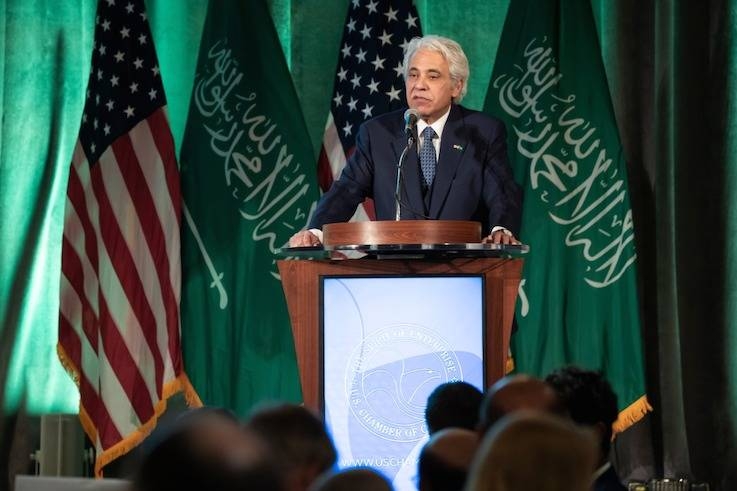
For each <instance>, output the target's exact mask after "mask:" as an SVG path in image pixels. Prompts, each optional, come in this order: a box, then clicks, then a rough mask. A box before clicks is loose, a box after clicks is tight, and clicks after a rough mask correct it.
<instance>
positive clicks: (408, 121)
mask: <svg viewBox="0 0 737 491" xmlns="http://www.w3.org/2000/svg"><path fill="white" fill-rule="evenodd" d="M419 118H420V113H419V112H417V109H412V108H410V109H407V110H406V111H404V133H405V134H406V135H407V140H408V141H409V140H411V141H412V142H414V140H415V134H416V133H417V120H418V119H419Z"/></svg>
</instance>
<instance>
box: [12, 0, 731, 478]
mask: <svg viewBox="0 0 737 491" xmlns="http://www.w3.org/2000/svg"><path fill="white" fill-rule="evenodd" d="M246 1H247V0H244V2H246ZM511 1H514V0H511ZM540 1H544V0H540ZM509 2H510V0H493V1H484V0H458V1H454V2H447V1H445V0H417V7H418V11H419V13H420V16H421V21H422V25H423V29H424V30H425V32H427V33H437V34H442V35H446V36H449V37H453V38H455V39H457V40H458V41H460V42H461V44H462V45H463V46H464V48H465V49H466V51H467V53H468V55H469V59H470V63H471V73H472V75H471V79H470V81H469V95H468V97H467V98H466V101H465V102H466V104H467V105H468V106H470V107H472V108H475V109H480V108H481V106H482V105H483V99H484V96H485V92H486V87H487V86H488V82H489V78H490V75H491V69H492V66H493V63H494V58H495V54H496V49H497V46H498V42H499V36H500V33H501V28H502V24H503V22H504V17H505V14H506V10H507V7H508V5H509ZM147 4H148V8H149V17H150V19H151V26H152V29H153V33H154V38H155V42H156V45H157V46H156V47H157V51H158V54H159V59H160V63H161V70H162V77H163V80H164V85H165V89H166V92H167V99H168V101H169V115H170V120H171V126H172V130H173V133H174V137H175V141H176V143H177V146H178V147H179V145H181V141H182V134H183V132H184V127H185V122H186V121H185V119H186V115H187V111H188V104H189V100H190V95H191V88H192V81H193V77H194V70H195V65H196V57H197V52H198V48H199V39H200V34H201V31H202V26H203V22H204V14H205V12H206V10H207V6H208V1H207V0H149V1H148V2H147ZM269 5H270V8H271V13H272V16H273V18H274V22H275V24H276V27H277V31H278V34H279V38H280V41H281V43H282V47H283V49H284V52H285V56H286V59H287V63H288V65H289V67H290V70H291V73H292V76H293V79H294V84H295V87H296V89H297V93H298V96H299V98H300V102H301V105H302V110H303V112H304V116H305V120H306V122H307V126H308V131H309V134H310V139H311V143H312V146H313V150H314V151H315V152H317V151H318V150H319V147H320V140H321V138H322V133H323V127H324V124H325V118H326V116H327V111H328V109H329V99H330V92H331V90H332V80H333V77H334V70H335V65H336V62H337V55H338V44H339V42H340V35H341V29H342V27H343V26H342V22H343V20H344V18H345V13H346V10H347V7H348V2H347V0H346V1H338V0H335V1H324V0H271V1H270V2H269ZM592 6H593V8H594V13H595V16H596V20H597V26H598V33H599V37H600V43H601V50H602V54H603V58H604V62H605V69H606V71H607V77H608V82H609V86H610V91H611V97H612V101H613V103H614V109H615V115H616V118H617V124H618V127H619V132H620V135H621V138H622V144H623V147H624V151H625V158H626V160H627V163H628V173H629V180H630V196H631V199H632V205H633V211H634V214H635V227H636V238H637V248H638V259H639V261H638V262H639V264H638V272H639V282H640V291H639V294H640V298H641V303H640V304H641V310H642V324H643V343H644V346H645V356H646V365H647V382H648V396H649V397H650V399H651V401H652V402H653V405H654V406H655V412H654V413H653V414H652V415H651V416H650V418H649V421H647V422H646V423H645V425H646V427H647V431H645V432H644V434H643V433H642V431H641V430H640V434H639V437H635V436H633V435H634V434H635V433H636V431H637V430H636V428H635V429H633V430H635V431H633V435H628V433H630V432H626V433H625V435H623V437H620V438H621V439H622V440H623V442H622V441H620V442H619V443H618V445H617V446H618V447H620V448H621V447H622V446H623V443H627V442H629V443H633V445H630V446H629V447H631V448H634V450H632V449H631V448H630V449H629V450H628V454H629V455H630V458H629V463H628V464H627V466H628V471H629V472H625V473H624V474H625V475H628V474H632V475H640V476H642V475H644V474H647V473H652V472H654V473H665V474H668V475H689V476H692V477H695V478H697V479H701V480H708V481H710V482H711V484H712V485H713V486H714V487H716V489H734V488H736V487H737V465H734V463H735V462H737V436H735V435H736V434H737V428H736V427H735V426H736V422H737V366H735V363H736V361H735V360H737V357H736V356H735V353H737V325H736V323H735V321H737V301H735V296H736V295H737V253H736V252H735V251H737V247H735V246H734V245H732V240H735V239H737V148H735V146H736V142H737V115H736V114H737V113H735V94H737V63H736V60H735V53H736V52H737V38H736V37H735V34H737V32H736V30H737V6H736V5H735V2H734V1H732V0H705V1H699V2H695V1H693V0H670V1H667V0H658V1H645V2H642V1H636V0H592ZM94 12H95V1H93V0H65V1H58V0H0V380H2V381H3V384H2V388H3V390H2V392H1V393H0V398H2V399H3V401H2V406H3V407H4V408H5V409H6V410H12V409H13V408H16V407H18V405H19V404H20V403H21V402H23V403H24V405H25V407H26V409H27V410H29V411H31V412H33V413H44V412H57V411H67V412H69V411H75V410H76V400H77V395H76V389H75V387H74V385H73V384H72V382H71V381H70V380H69V379H68V378H67V376H66V374H65V373H64V372H63V371H62V369H61V368H60V366H59V365H58V362H57V359H56V354H55V343H56V323H57V308H58V300H57V297H58V278H59V253H60V238H61V225H62V215H63V206H64V193H65V189H66V179H67V168H68V165H69V161H70V156H71V151H72V146H73V144H74V141H75V139H76V131H77V128H78V126H79V119H80V117H81V112H82V102H83V91H84V83H85V80H86V73H87V70H88V69H89V58H90V50H91V45H92V28H93V25H94ZM0 431H3V428H2V427H1V426H0ZM628 439H629V440H628ZM650 442H652V445H653V446H654V455H655V457H654V459H653V457H652V456H650V455H649V452H650ZM629 447H628V448H629ZM645 447H647V449H646V450H642V453H638V452H640V450H638V449H642V448H645ZM646 453H647V454H648V455H644V454H646ZM0 457H2V456H0ZM618 457H622V456H618ZM623 460H628V459H626V458H623ZM650 463H652V465H654V467H651V464H650ZM0 464H2V463H1V462H0ZM0 467H1V465H0ZM638 473H639V474H638Z"/></svg>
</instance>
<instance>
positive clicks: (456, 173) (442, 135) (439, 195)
mask: <svg viewBox="0 0 737 491" xmlns="http://www.w3.org/2000/svg"><path fill="white" fill-rule="evenodd" d="M468 75H469V68H468V59H467V58H466V55H465V54H464V52H463V49H462V48H461V47H460V45H459V44H458V43H457V42H455V41H453V40H451V39H448V38H443V37H440V36H424V37H421V38H415V39H413V40H412V41H410V43H409V44H408V46H407V48H406V50H405V55H404V78H405V88H406V97H407V105H408V106H409V107H410V108H411V109H414V110H416V111H417V113H418V114H419V118H418V121H417V145H416V146H413V148H410V149H409V152H408V154H407V157H406V161H405V163H404V166H403V170H402V173H403V174H402V178H403V186H402V188H401V190H400V197H401V202H402V206H401V218H402V219H436V220H477V221H479V222H481V224H482V226H483V227H484V230H485V231H486V233H488V236H486V237H485V238H484V241H485V242H492V243H504V244H508V243H516V242H517V239H516V238H515V235H516V234H517V233H518V230H519V223H520V216H521V206H522V192H521V189H520V187H519V186H518V185H517V183H515V181H514V179H513V177H512V172H511V169H510V166H509V161H508V158H507V146H506V131H505V129H504V125H503V124H502V123H501V122H500V121H498V120H497V119H494V118H492V117H490V116H487V115H485V114H482V113H480V112H478V111H472V110H469V109H467V108H465V107H463V106H460V105H459V102H460V101H461V100H462V99H463V96H464V95H465V94H466V88H467V82H468ZM403 115H404V110H400V111H395V112H391V113H387V114H384V115H381V116H378V117H376V118H373V119H371V120H369V121H367V122H365V123H364V124H362V125H361V127H360V129H359V132H358V136H357V137H356V149H355V152H354V153H353V155H352V156H351V157H350V158H349V159H348V162H347V164H346V167H345V168H344V169H343V172H342V174H341V176H340V178H339V179H337V180H336V181H335V182H334V183H333V185H332V187H331V188H330V189H329V190H328V192H327V193H325V194H324V195H323V197H322V199H321V200H320V202H319V203H318V206H317V209H316V210H315V213H314V214H313V216H312V219H311V221H310V224H309V227H308V228H309V229H310V230H305V231H301V232H298V233H297V234H295V235H294V236H293V237H292V238H291V239H290V245H291V246H293V247H296V246H312V245H319V244H320V240H321V239H320V232H319V230H320V229H321V228H322V226H323V225H325V224H328V223H336V222H343V221H346V220H348V219H349V218H350V217H351V216H352V215H353V213H354V212H355V210H356V208H357V206H358V205H359V204H360V203H362V202H363V201H364V199H365V198H373V200H374V208H375V211H376V218H377V219H378V220H391V219H394V217H395V210H396V205H395V203H396V201H395V183H396V177H397V161H398V159H399V157H400V154H401V153H402V150H403V149H404V148H405V145H406V144H407V137H406V134H405V121H404V116H403Z"/></svg>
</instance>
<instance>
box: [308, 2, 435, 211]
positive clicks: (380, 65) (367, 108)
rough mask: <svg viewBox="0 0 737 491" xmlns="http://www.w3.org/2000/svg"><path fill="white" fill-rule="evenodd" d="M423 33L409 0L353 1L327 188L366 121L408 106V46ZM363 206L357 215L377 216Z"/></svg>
mask: <svg viewBox="0 0 737 491" xmlns="http://www.w3.org/2000/svg"><path fill="white" fill-rule="evenodd" d="M421 35H422V30H421V28H420V20H419V16H418V15H417V10H416V9H415V7H414V5H413V4H412V2H411V1H409V0H369V1H365V0H364V1H362V0H353V1H352V2H351V6H350V8H349V9H348V16H347V19H346V25H345V29H344V30H343V40H342V42H341V47H340V55H339V59H338V68H337V70H336V74H335V81H334V84H333V100H332V103H331V105H330V114H328V121H327V124H326V125H325V134H324V136H323V141H322V149H321V151H320V159H319V162H318V180H319V182H320V187H321V188H322V189H323V191H327V190H328V189H329V188H330V185H331V184H332V183H333V180H334V179H336V178H337V177H338V176H339V175H340V172H341V171H342V170H343V167H345V162H346V158H347V157H349V156H350V155H351V154H352V153H353V150H354V147H355V141H356V134H357V133H358V127H359V126H360V125H361V123H363V122H364V121H366V120H367V119H370V118H372V117H374V116H378V115H380V114H383V113H386V112H389V111H393V110H395V109H400V108H402V107H405V106H406V102H405V96H404V78H403V76H402V73H403V70H402V59H403V57H404V48H405V47H406V46H407V43H408V42H409V41H410V39H412V38H414V37H417V36H421ZM363 208H364V209H363V210H362V209H361V208H360V207H359V210H358V212H357V213H356V216H355V217H354V218H355V219H359V220H361V219H366V218H373V210H372V207H371V205H370V204H369V203H364V206H363Z"/></svg>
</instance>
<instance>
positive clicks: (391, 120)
mask: <svg viewBox="0 0 737 491" xmlns="http://www.w3.org/2000/svg"><path fill="white" fill-rule="evenodd" d="M406 110H407V109H406V108H403V109H397V110H396V111H389V112H388V113H384V114H380V115H378V116H375V117H373V118H371V119H368V120H366V121H365V122H364V123H363V124H364V125H368V126H383V127H395V126H396V127H400V126H402V125H403V124H404V112H405V111H406Z"/></svg>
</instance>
